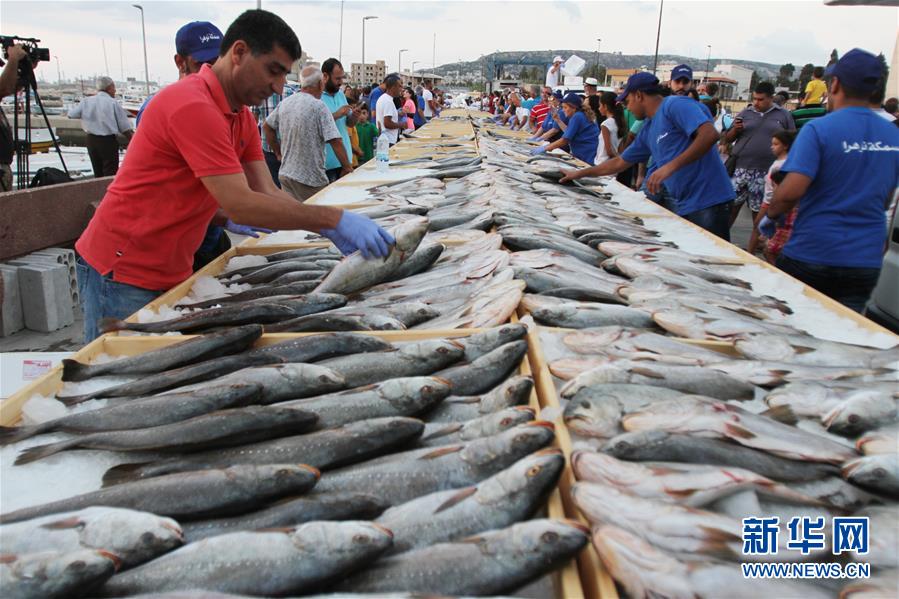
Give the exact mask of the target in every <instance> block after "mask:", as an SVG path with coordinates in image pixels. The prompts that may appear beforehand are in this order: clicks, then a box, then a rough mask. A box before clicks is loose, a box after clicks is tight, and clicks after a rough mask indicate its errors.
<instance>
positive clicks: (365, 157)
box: [356, 103, 378, 164]
mask: <svg viewBox="0 0 899 599" xmlns="http://www.w3.org/2000/svg"><path fill="white" fill-rule="evenodd" d="M358 110H359V122H358V123H357V124H356V135H357V136H358V137H359V149H360V150H362V156H360V157H359V164H364V163H366V162H368V161H369V160H371V159H372V158H374V157H375V140H376V139H378V127H377V125H375V124H374V123H372V122H371V121H370V120H369V118H368V114H369V113H368V106H366V105H365V104H364V103H362V104H359V107H358Z"/></svg>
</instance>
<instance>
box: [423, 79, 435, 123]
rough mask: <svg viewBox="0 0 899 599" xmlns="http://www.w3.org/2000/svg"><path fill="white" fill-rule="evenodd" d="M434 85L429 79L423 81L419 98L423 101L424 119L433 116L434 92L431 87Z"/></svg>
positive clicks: (427, 119) (429, 118)
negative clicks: (422, 88)
mask: <svg viewBox="0 0 899 599" xmlns="http://www.w3.org/2000/svg"><path fill="white" fill-rule="evenodd" d="M433 86H434V84H433V83H431V82H430V81H425V82H424V87H425V88H424V90H422V92H421V99H422V100H424V102H425V111H424V112H425V120H426V121H430V120H431V118H432V117H433V116H434V108H435V106H434V92H433V91H432V90H431V88H432V87H433Z"/></svg>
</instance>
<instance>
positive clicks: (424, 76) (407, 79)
mask: <svg viewBox="0 0 899 599" xmlns="http://www.w3.org/2000/svg"><path fill="white" fill-rule="evenodd" d="M400 78H401V79H402V80H403V85H404V86H409V87H415V86H416V85H421V84H422V83H424V82H425V81H430V82H431V83H433V84H434V85H435V86H437V87H439V86H440V85H441V84H442V83H443V77H441V76H440V75H436V74H434V73H426V72H424V71H415V73H414V74H413V73H412V72H411V71H403V72H402V73H400Z"/></svg>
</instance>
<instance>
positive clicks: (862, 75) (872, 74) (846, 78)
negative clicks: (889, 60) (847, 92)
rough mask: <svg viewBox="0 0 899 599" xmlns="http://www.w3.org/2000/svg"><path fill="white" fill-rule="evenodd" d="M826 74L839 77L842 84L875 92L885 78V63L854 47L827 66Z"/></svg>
mask: <svg viewBox="0 0 899 599" xmlns="http://www.w3.org/2000/svg"><path fill="white" fill-rule="evenodd" d="M824 76H825V77H831V76H835V77H839V78H840V83H841V84H844V85H845V86H846V87H849V88H852V89H854V90H858V91H860V92H873V91H874V89H875V88H876V87H877V84H878V83H879V82H880V80H881V79H882V78H883V65H881V64H880V59H878V58H877V57H876V56H874V55H873V54H871V53H870V52H866V51H864V50H862V49H860V48H853V49H852V50H849V52H846V54H844V55H843V58H841V59H840V60H838V61H837V62H835V63H834V64H832V65H830V66H829V67H827V70H826V71H824Z"/></svg>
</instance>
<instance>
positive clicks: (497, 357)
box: [434, 341, 528, 395]
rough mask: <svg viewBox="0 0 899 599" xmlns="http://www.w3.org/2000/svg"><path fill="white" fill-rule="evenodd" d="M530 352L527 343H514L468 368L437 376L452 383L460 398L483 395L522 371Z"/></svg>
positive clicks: (450, 370)
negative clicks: (522, 364) (522, 365)
mask: <svg viewBox="0 0 899 599" xmlns="http://www.w3.org/2000/svg"><path fill="white" fill-rule="evenodd" d="M527 351H528V344H527V341H513V342H511V343H506V344H505V345H501V346H499V347H498V348H496V349H495V350H493V351H491V352H489V353H487V354H484V355H483V356H481V357H480V358H475V359H474V360H473V361H471V362H469V363H467V364H460V365H457V366H453V367H450V368H447V369H445V370H440V371H438V372H437V373H436V374H435V375H434V376H438V377H440V378H441V379H443V380H445V381H447V382H449V384H450V388H451V389H452V391H453V393H454V394H456V395H475V394H477V393H483V392H485V391H488V390H489V389H491V388H493V387H495V386H496V385H497V384H499V383H500V382H502V381H503V380H505V378H506V377H507V376H508V375H509V373H511V372H512V371H513V370H514V369H515V368H517V367H518V365H519V364H520V363H521V360H522V358H524V355H525V354H526V353H527Z"/></svg>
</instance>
